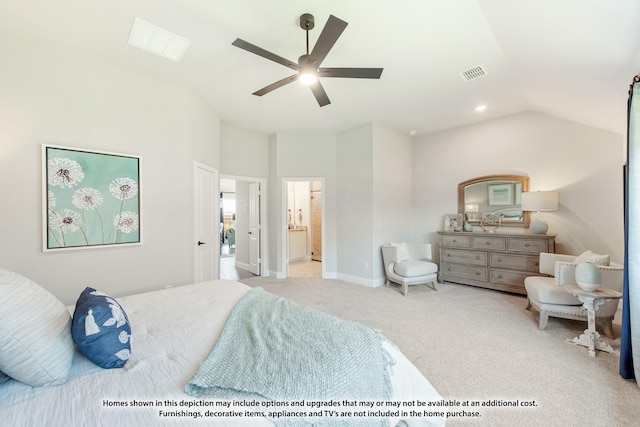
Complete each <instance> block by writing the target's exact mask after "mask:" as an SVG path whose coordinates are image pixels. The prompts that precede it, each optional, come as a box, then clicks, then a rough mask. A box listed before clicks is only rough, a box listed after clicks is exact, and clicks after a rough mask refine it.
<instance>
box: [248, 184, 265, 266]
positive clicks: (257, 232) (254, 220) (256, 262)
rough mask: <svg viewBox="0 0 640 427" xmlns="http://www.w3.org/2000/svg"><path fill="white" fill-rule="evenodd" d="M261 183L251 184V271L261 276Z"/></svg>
mask: <svg viewBox="0 0 640 427" xmlns="http://www.w3.org/2000/svg"><path fill="white" fill-rule="evenodd" d="M260 209H261V206H260V183H259V182H253V183H251V184H249V271H250V272H251V273H253V274H255V275H257V276H259V275H260V267H261V259H260V239H261V231H262V230H261V226H260Z"/></svg>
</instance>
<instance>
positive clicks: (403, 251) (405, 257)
mask: <svg viewBox="0 0 640 427" xmlns="http://www.w3.org/2000/svg"><path fill="white" fill-rule="evenodd" d="M391 246H395V248H396V262H403V261H411V255H409V248H407V244H406V243H392V244H391Z"/></svg>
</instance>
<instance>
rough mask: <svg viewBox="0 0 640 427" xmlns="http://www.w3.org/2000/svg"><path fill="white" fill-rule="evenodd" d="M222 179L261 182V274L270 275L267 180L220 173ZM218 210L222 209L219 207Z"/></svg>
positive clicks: (262, 275)
mask: <svg viewBox="0 0 640 427" xmlns="http://www.w3.org/2000/svg"><path fill="white" fill-rule="evenodd" d="M220 179H233V180H236V181H243V182H249V183H252V182H258V183H260V276H261V277H269V227H268V223H267V219H268V216H267V212H268V211H269V200H268V199H269V197H268V195H269V192H268V187H267V180H266V179H265V178H256V177H252V176H240V175H228V174H220ZM218 210H220V209H219V208H218ZM218 274H219V273H218Z"/></svg>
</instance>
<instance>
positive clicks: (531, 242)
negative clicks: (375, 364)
mask: <svg viewBox="0 0 640 427" xmlns="http://www.w3.org/2000/svg"><path fill="white" fill-rule="evenodd" d="M508 250H509V251H512V252H531V253H535V254H539V253H540V252H549V247H548V244H547V241H546V240H542V239H527V238H523V237H511V238H509V243H508Z"/></svg>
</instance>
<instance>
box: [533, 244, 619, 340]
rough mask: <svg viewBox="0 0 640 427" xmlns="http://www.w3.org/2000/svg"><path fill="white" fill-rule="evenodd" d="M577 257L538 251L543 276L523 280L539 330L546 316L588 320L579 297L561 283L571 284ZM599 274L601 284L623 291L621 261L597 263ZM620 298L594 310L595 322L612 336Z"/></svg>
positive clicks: (573, 281) (546, 320)
mask: <svg viewBox="0 0 640 427" xmlns="http://www.w3.org/2000/svg"><path fill="white" fill-rule="evenodd" d="M577 258H578V257H576V256H572V255H561V254H549V253H541V254H540V266H539V270H540V273H541V274H544V275H546V276H530V277H527V278H525V279H524V287H525V288H526V290H527V299H528V304H527V310H529V309H531V307H533V308H535V309H536V310H538V312H539V313H540V319H539V323H538V329H540V330H544V328H545V327H546V326H547V322H548V320H549V316H552V317H561V318H564V319H575V320H583V321H585V322H586V321H587V312H586V310H585V308H584V307H583V306H582V302H580V300H579V299H578V298H577V297H575V296H573V295H571V294H570V293H568V292H566V291H565V290H564V289H563V288H562V287H563V286H564V285H574V284H575V283H576V282H575V268H576V266H577V264H578V263H574V261H576V260H577ZM598 267H599V268H600V275H601V287H603V288H609V289H613V290H615V291H622V284H623V275H624V267H623V266H622V265H620V264H616V263H610V264H609V265H606V266H605V265H599V266H598ZM618 302H619V300H611V301H607V302H605V303H604V304H602V306H600V308H598V310H597V311H596V322H600V323H601V325H602V327H603V330H604V333H605V334H606V335H607V336H608V337H609V338H613V325H612V321H613V317H614V316H615V314H616V310H617V309H618Z"/></svg>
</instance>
